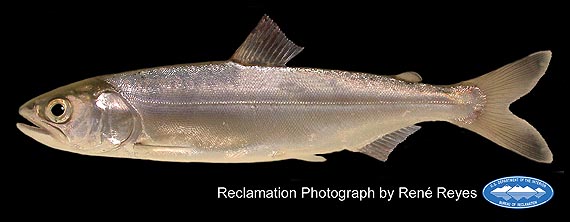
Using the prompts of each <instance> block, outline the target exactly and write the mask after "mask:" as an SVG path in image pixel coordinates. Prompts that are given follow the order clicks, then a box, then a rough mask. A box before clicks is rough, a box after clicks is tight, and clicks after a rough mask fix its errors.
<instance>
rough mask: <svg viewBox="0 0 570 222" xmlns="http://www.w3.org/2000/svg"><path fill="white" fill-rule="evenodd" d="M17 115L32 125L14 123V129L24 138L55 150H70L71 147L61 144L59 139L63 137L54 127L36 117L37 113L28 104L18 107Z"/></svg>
mask: <svg viewBox="0 0 570 222" xmlns="http://www.w3.org/2000/svg"><path fill="white" fill-rule="evenodd" d="M19 114H20V115H21V116H22V117H24V118H25V119H26V120H28V121H29V122H30V123H31V124H33V125H28V124H25V123H16V127H17V128H18V130H20V131H21V132H22V133H24V134H25V135H26V136H29V137H31V138H32V139H34V140H36V141H38V142H40V143H42V144H44V145H46V146H49V147H52V148H55V149H60V150H70V149H71V148H72V147H71V146H69V145H67V144H65V143H63V142H62V140H61V139H63V138H65V135H64V134H63V133H62V132H61V131H60V130H59V129H58V128H56V127H54V126H51V125H50V124H49V123H47V122H45V121H42V120H41V119H40V118H39V117H37V112H36V111H35V109H34V108H33V106H30V105H28V104H24V105H23V106H21V107H20V110H19Z"/></svg>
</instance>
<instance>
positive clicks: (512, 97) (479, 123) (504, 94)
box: [451, 51, 553, 163]
mask: <svg viewBox="0 0 570 222" xmlns="http://www.w3.org/2000/svg"><path fill="white" fill-rule="evenodd" d="M551 57H552V53H551V52H550V51H542V52H537V53H534V54H531V55H529V56H527V57H525V58H523V59H520V60H518V61H515V62H513V63H510V64H507V65H505V66H503V67H501V68H499V69H497V70H495V71H492V72H490V73H487V74H485V75H482V76H480V77H477V78H475V79H471V80H468V81H464V82H461V83H459V85H467V86H476V87H479V88H480V90H481V92H482V94H483V95H484V96H485V97H484V98H485V102H484V104H483V108H482V110H481V113H479V114H478V116H477V117H476V119H474V120H472V121H469V122H464V121H460V120H453V121H451V122H452V123H454V124H456V125H458V126H460V127H463V128H466V129H469V130H471V131H473V132H476V133H477V134H479V135H481V136H483V137H485V138H487V139H489V140H491V141H493V142H495V143H496V144H498V145H500V146H502V147H504V148H507V149H509V150H511V151H513V152H515V153H518V154H520V155H522V156H524V157H526V158H529V159H531V160H534V161H537V162H542V163H551V162H552V159H553V156H552V152H551V151H550V149H549V148H548V145H547V144H546V141H545V140H544V138H542V136H541V135H540V133H539V132H538V131H537V130H536V129H535V128H534V127H533V126H532V125H530V124H529V123H528V122H527V121H525V120H523V119H521V118H519V117H517V116H516V115H514V114H513V113H512V112H511V111H510V110H509V105H510V104H511V103H512V102H514V101H516V100H518V99H519V98H520V97H522V96H524V95H526V94H527V93H529V92H530V91H531V90H532V88H534V86H535V85H536V83H537V82H538V80H539V79H540V77H542V76H543V75H544V73H545V72H546V69H547V68H548V64H549V62H550V59H551Z"/></svg>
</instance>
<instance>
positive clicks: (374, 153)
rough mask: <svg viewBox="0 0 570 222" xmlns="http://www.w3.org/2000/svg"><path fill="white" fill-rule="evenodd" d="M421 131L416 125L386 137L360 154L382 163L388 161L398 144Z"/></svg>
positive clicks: (369, 145)
mask: <svg viewBox="0 0 570 222" xmlns="http://www.w3.org/2000/svg"><path fill="white" fill-rule="evenodd" d="M419 129H420V127H419V126H416V125H412V126H408V127H404V128H402V129H399V130H397V131H394V132H392V133H389V134H386V135H384V136H383V137H382V138H380V139H378V140H376V141H374V142H372V143H370V144H368V145H366V146H364V147H362V148H361V149H360V150H358V152H361V153H364V154H366V155H368V156H371V157H374V158H376V159H378V160H381V161H386V160H387V159H388V155H390V153H392V151H393V150H394V148H396V146H397V145H398V144H400V143H401V142H403V141H404V140H406V138H408V136H410V135H412V134H413V133H415V132H416V131H418V130H419Z"/></svg>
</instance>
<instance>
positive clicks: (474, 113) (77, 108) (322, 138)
mask: <svg viewBox="0 0 570 222" xmlns="http://www.w3.org/2000/svg"><path fill="white" fill-rule="evenodd" d="M302 49H303V48H302V47H299V46H297V45H295V44H294V43H293V42H292V41H290V40H289V39H287V38H286V37H285V35H284V34H283V33H282V32H281V30H280V29H279V27H278V26H277V25H276V24H275V23H274V22H273V21H272V20H271V19H270V18H269V17H267V16H264V17H263V18H262V19H261V21H260V22H259V23H258V25H257V27H255V29H254V30H253V31H252V32H251V33H250V34H249V36H248V37H247V39H246V40H245V42H244V43H243V44H242V45H241V46H240V47H239V48H238V49H237V51H236V52H235V54H234V55H233V56H232V57H231V59H230V60H228V61H217V62H204V63H193V64H183V65H173V66H165V67H157V68H149V69H141V70H136V71H128V72H123V73H118V74H112V75H104V76H98V77H93V78H90V79H86V80H83V81H80V82H76V83H73V84H70V85H67V86H63V87H60V88H57V89H55V90H53V91H51V92H48V93H45V94H43V95H40V96H38V97H36V98H34V99H32V100H30V101H28V102H27V103H25V104H24V105H22V106H21V107H20V110H19V112H20V114H21V115H22V116H23V117H25V118H26V119H27V120H29V121H30V122H31V123H32V124H34V125H35V126H30V125H26V124H23V123H18V124H17V127H18V129H20V130H21V131H22V132H23V133H24V134H26V135H28V136H30V137H32V138H33V139H35V140H37V141H38V142H40V143H43V144H45V145H47V146H50V147H53V148H56V149H60V150H65V151H70V152H74V153H80V154H86V155H95V156H109V157H124V158H136V159H150V160H160V161H176V162H227V163H233V162H260V161H276V160H283V159H301V160H306V161H324V160H325V158H324V157H322V156H317V155H316V154H324V153H330V152H335V151H340V150H350V151H355V152H361V153H364V154H367V155H369V156H372V157H374V158H376V159H379V160H382V161H385V160H387V158H388V155H389V154H390V153H391V152H392V150H393V149H394V148H395V147H396V146H397V145H398V144H399V143H401V142H402V141H404V140H405V139H406V138H407V137H408V136H410V135H411V134H413V133H414V132H416V131H417V130H419V129H420V127H419V126H416V125H415V124H416V123H419V122H424V121H447V122H450V123H453V124H455V125H457V126H460V127H463V128H466V129H469V130H471V131H473V132H476V133H478V134H480V135H482V136H484V137H485V138H487V139H489V140H491V141H493V142H495V143H497V144H498V145H500V146H502V147H505V148H507V149H509V150H512V151H514V152H516V153H518V154H520V155H522V156H525V157H527V158H529V159H531V160H534V161H538V162H545V163H550V162H552V159H553V157H552V153H551V151H550V149H549V148H548V145H547V144H546V142H545V140H544V139H543V138H542V136H541V135H540V133H539V132H538V131H537V130H536V129H535V128H533V127H532V126H531V125H530V124H529V123H527V122H526V121H524V120H523V119H520V118H518V117H516V116H515V115H513V114H512V113H511V112H510V111H509V105H510V104H511V103H512V102H514V101H516V100H517V99H518V98H520V97H522V96H524V95H525V94H527V93H528V92H530V91H531V89H532V88H533V87H534V86H535V85H536V83H537V82H538V80H539V79H540V78H541V77H542V75H544V73H545V71H546V69H547V67H548V64H549V62H550V58H551V52H550V51H542V52H537V53H534V54H532V55H529V56H527V57H525V58H523V59H521V60H518V61H516V62H513V63H511V64H508V65H505V66H503V67H501V68H499V69H497V70H495V71H492V72H490V73H487V74H485V75H483V76H480V77H478V78H475V79H471V80H467V81H463V82H460V83H457V84H453V85H445V86H435V85H429V84H424V83H421V80H422V78H421V77H420V75H418V74H417V73H415V72H406V73H402V74H399V75H393V76H380V75H373V74H368V73H360V72H348V71H340V70H327V69H316V68H297V67H286V66H285V64H286V63H287V62H288V61H289V60H290V59H292V58H293V57H295V55H297V54H298V53H300V52H301V50H302Z"/></svg>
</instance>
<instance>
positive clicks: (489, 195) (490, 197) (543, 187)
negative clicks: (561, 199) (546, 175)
mask: <svg viewBox="0 0 570 222" xmlns="http://www.w3.org/2000/svg"><path fill="white" fill-rule="evenodd" d="M553 195H554V190H553V189H552V187H551V186H550V185H549V184H548V183H546V182H544V181H542V180H539V179H536V178H532V177H524V176H512V177H503V178H499V179H496V180H493V181H491V182H490V183H488V184H487V185H486V186H485V187H484V188H483V197H485V199H486V200H487V201H489V202H491V203H492V204H495V205H497V206H500V207H505V208H511V209H524V208H531V207H536V206H539V205H541V204H544V203H546V202H548V201H549V200H550V199H551V198H552V196H553Z"/></svg>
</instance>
